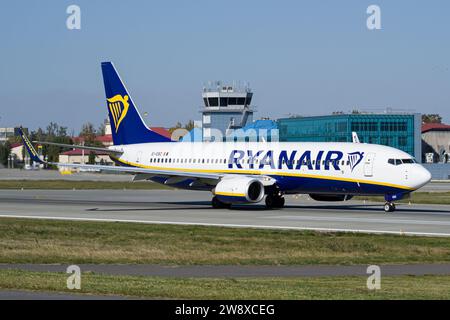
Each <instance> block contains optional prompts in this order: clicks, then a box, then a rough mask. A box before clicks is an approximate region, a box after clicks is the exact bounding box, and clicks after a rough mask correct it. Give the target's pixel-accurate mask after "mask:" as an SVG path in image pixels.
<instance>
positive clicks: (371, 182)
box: [110, 155, 415, 191]
mask: <svg viewBox="0 0 450 320" xmlns="http://www.w3.org/2000/svg"><path fill="white" fill-rule="evenodd" d="M110 157H111V158H112V159H114V160H116V161H118V162H120V163H123V164H126V165H129V166H133V167H138V168H143V169H153V170H165V171H174V172H189V173H195V172H199V173H216V174H224V173H237V174H252V175H267V176H285V177H302V178H312V179H324V180H334V181H345V182H355V183H365V184H373V185H377V186H384V187H392V188H398V189H404V190H408V191H413V190H415V189H414V188H411V187H407V186H402V185H399V184H393V183H388V182H377V181H370V180H360V179H352V178H343V177H342V178H339V177H330V176H323V175H316V174H307V173H291V172H275V171H274V172H268V171H261V170H234V169H223V170H213V169H187V168H167V167H154V166H147V165H143V164H139V163H134V162H129V161H126V160H123V159H119V158H116V157H113V156H111V155H110Z"/></svg>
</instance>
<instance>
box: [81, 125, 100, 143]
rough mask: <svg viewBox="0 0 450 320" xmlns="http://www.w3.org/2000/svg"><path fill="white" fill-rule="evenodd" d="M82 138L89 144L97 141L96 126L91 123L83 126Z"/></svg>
mask: <svg viewBox="0 0 450 320" xmlns="http://www.w3.org/2000/svg"><path fill="white" fill-rule="evenodd" d="M80 136H81V137H83V138H84V141H85V142H86V143H87V144H89V143H93V142H94V141H95V136H96V134H95V129H94V125H93V124H92V123H90V122H87V123H85V124H83V126H82V127H81V132H80Z"/></svg>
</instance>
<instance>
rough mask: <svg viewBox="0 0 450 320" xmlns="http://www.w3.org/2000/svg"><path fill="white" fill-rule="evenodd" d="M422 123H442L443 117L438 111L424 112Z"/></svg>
mask: <svg viewBox="0 0 450 320" xmlns="http://www.w3.org/2000/svg"><path fill="white" fill-rule="evenodd" d="M422 123H442V117H441V116H440V115H439V114H437V113H435V114H431V113H430V114H423V115H422Z"/></svg>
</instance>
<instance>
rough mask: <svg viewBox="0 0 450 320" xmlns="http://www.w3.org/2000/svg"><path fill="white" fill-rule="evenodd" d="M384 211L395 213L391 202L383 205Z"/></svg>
mask: <svg viewBox="0 0 450 320" xmlns="http://www.w3.org/2000/svg"><path fill="white" fill-rule="evenodd" d="M384 211H385V212H394V211H395V204H394V203H392V202H386V203H385V204H384Z"/></svg>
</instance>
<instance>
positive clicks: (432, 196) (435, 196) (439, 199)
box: [354, 192, 450, 204]
mask: <svg viewBox="0 0 450 320" xmlns="http://www.w3.org/2000/svg"><path fill="white" fill-rule="evenodd" d="M354 199H356V200H367V201H375V202H385V201H384V197H383V196H370V197H365V196H357V197H355V198H354ZM410 201H411V203H423V204H450V192H413V193H411V196H410V198H406V199H403V200H400V201H396V202H398V203H408V202H410Z"/></svg>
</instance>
